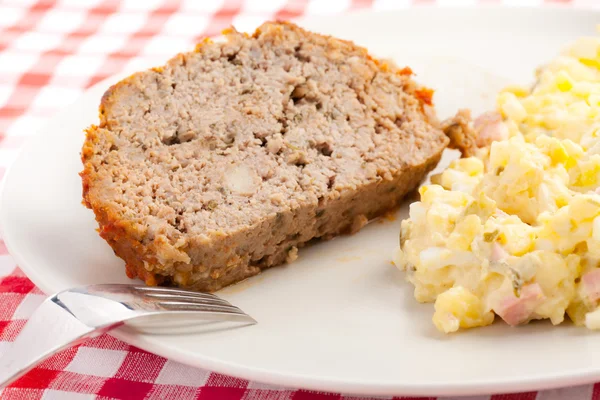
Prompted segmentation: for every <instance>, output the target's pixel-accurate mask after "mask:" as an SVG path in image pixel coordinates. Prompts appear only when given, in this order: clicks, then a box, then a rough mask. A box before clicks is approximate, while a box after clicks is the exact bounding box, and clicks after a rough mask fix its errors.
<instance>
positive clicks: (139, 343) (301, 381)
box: [0, 4, 600, 396]
mask: <svg viewBox="0 0 600 400" xmlns="http://www.w3.org/2000/svg"><path fill="white" fill-rule="evenodd" d="M477 8H483V9H485V10H497V9H501V10H503V11H507V10H508V11H512V12H532V11H534V12H536V13H554V12H557V11H563V12H569V13H570V14H571V15H574V14H579V13H582V12H593V13H595V14H597V15H598V16H600V9H596V8H593V7H577V6H572V5H565V4H551V5H544V6H543V7H541V6H531V5H526V6H505V5H484V6H481V5H479V6H476V5H456V6H442V7H440V6H439V5H429V4H427V5H421V6H417V7H408V8H405V9H399V10H393V11H389V10H372V9H368V10H354V11H350V12H347V13H345V14H343V15H345V16H353V15H357V14H370V15H376V14H380V13H389V12H393V13H406V12H413V11H414V10H421V11H417V12H422V10H426V9H434V10H439V12H443V11H444V10H472V9H477ZM326 18H330V16H327V15H317V16H314V15H313V16H303V17H301V18H296V19H293V22H296V23H299V24H302V23H304V22H305V21H307V20H314V19H321V20H324V19H326ZM599 25H600V24H599ZM167 59H168V58H167ZM167 59H165V62H166V60H167ZM134 72H136V71H129V70H124V71H121V72H119V73H117V74H115V75H112V76H109V77H107V78H105V79H103V80H102V81H100V82H98V83H96V84H94V85H93V86H91V87H89V88H87V89H85V90H84V91H83V92H82V93H81V94H80V96H78V98H77V99H76V100H75V101H74V102H72V103H71V104H69V105H67V106H65V107H64V108H63V109H62V110H60V111H59V112H58V113H56V114H55V115H54V116H53V117H51V118H48V119H46V120H45V121H44V124H43V125H42V126H41V127H40V128H39V129H38V130H37V131H36V132H35V133H34V134H32V135H31V136H29V137H27V139H26V140H25V141H24V143H23V144H22V146H21V147H20V148H19V149H18V150H17V151H16V155H15V158H14V160H13V162H12V163H11V164H10V165H9V166H8V167H7V168H6V171H5V174H4V177H3V179H2V182H1V183H0V237H1V238H2V240H3V241H4V243H5V246H6V248H7V250H8V252H9V254H10V256H11V257H12V258H13V259H14V261H15V263H16V265H17V266H18V268H19V269H21V270H22V271H23V272H24V273H25V275H26V276H27V278H28V279H30V280H31V281H32V282H33V283H34V284H35V285H36V287H38V288H39V289H40V290H42V291H43V292H44V294H50V293H52V292H53V289H52V288H51V287H50V286H49V285H47V284H46V281H45V280H44V279H43V278H42V277H41V276H40V274H39V273H38V272H37V271H38V269H36V268H34V267H33V266H32V265H30V263H28V262H27V261H26V259H27V257H26V256H24V254H22V253H21V252H19V251H16V248H17V247H18V245H17V244H16V243H15V242H13V238H12V237H11V236H10V235H8V236H7V235H6V224H5V222H6V219H7V216H8V213H9V212H8V211H7V207H5V204H6V203H7V197H8V196H7V193H6V190H5V188H6V186H7V182H9V180H11V179H13V178H12V176H13V175H14V173H13V169H14V166H15V165H16V164H17V163H16V162H15V161H17V160H18V159H20V158H21V157H22V155H23V153H25V152H26V150H27V148H29V147H30V146H32V145H34V143H35V142H37V141H38V140H40V137H41V136H42V135H41V132H42V131H44V129H45V128H46V127H47V125H49V124H50V122H51V121H53V120H58V119H61V118H64V117H63V116H64V115H66V114H68V111H69V110H70V109H71V108H72V106H73V104H76V103H77V102H79V101H80V100H81V99H82V98H83V97H85V96H86V94H88V92H90V91H91V90H94V89H97V88H98V87H100V86H103V87H108V86H109V85H110V83H111V82H115V81H116V80H120V79H123V78H124V77H126V76H128V75H130V74H132V73H134ZM108 334H109V335H111V336H113V337H114V338H116V339H118V340H122V341H124V342H125V343H128V344H130V345H132V346H135V347H139V348H140V349H143V350H145V351H148V352H151V353H153V354H156V355H159V356H161V357H164V358H167V359H171V360H174V361H177V362H180V363H182V364H185V365H188V366H192V367H194V368H201V369H205V370H207V371H208V372H210V373H213V372H216V373H220V374H225V375H230V376H235V377H239V378H241V379H246V380H249V381H255V382H261V383H266V384H270V385H274V386H280V387H283V389H289V390H296V389H300V388H302V389H309V390H319V391H327V392H334V393H335V392H338V393H342V394H345V395H349V394H354V395H372V396H373V395H374V396H393V395H403V396H440V395H441V396H470V395H481V394H485V395H487V394H490V395H491V394H499V393H502V394H508V393H517V392H523V391H531V390H549V389H556V388H561V387H568V386H574V385H583V384H590V383H595V382H596V381H597V380H598V379H600V365H598V367H596V368H589V367H588V368H578V369H571V370H570V371H569V372H568V373H554V374H543V375H541V376H537V375H528V376H527V377H525V378H520V379H519V380H516V379H514V378H509V379H495V380H480V381H470V382H468V383H466V384H460V383H456V382H446V383H444V382H438V383H434V384H428V385H425V386H424V385H423V384H407V383H394V382H385V381H384V382H382V381H378V382H369V381H353V382H349V381H347V380H343V379H339V378H327V377H319V378H316V377H314V376H310V375H303V374H293V373H292V374H290V373H280V372H277V371H273V370H268V369H264V368H257V367H252V366H247V365H243V364H238V363H234V362H229V361H222V360H219V359H216V358H214V357H210V356H204V355H199V354H198V353H192V354H193V355H189V354H186V353H185V352H184V351H183V350H180V349H177V348H174V349H172V348H169V347H168V346H164V345H163V346H161V345H158V344H156V343H153V342H152V341H149V340H147V339H146V338H145V337H144V336H143V335H139V334H136V333H135V331H134V330H132V329H130V328H127V327H121V328H117V329H115V330H113V331H110V332H108Z"/></svg>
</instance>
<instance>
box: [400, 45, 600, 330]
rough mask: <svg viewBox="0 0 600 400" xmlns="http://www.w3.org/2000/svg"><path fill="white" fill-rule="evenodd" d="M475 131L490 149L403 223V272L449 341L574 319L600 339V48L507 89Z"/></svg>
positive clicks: (440, 181)
mask: <svg viewBox="0 0 600 400" xmlns="http://www.w3.org/2000/svg"><path fill="white" fill-rule="evenodd" d="M494 115H495V117H494ZM470 129H471V130H475V131H476V132H477V135H479V138H478V139H477V140H476V141H475V140H474V142H486V143H483V144H484V146H481V145H480V143H478V146H477V150H476V151H474V152H468V153H467V154H465V152H463V155H471V156H470V157H467V158H461V159H458V160H455V161H453V162H452V163H451V165H450V166H449V168H448V169H446V170H445V171H444V172H442V173H441V174H439V175H436V176H433V177H432V179H431V182H432V183H431V184H429V185H425V186H422V187H421V188H420V195H421V200H420V201H419V202H416V203H413V204H411V206H410V215H409V218H408V219H406V220H404V221H402V225H401V231H400V247H399V248H398V250H397V251H396V253H395V255H394V263H395V265H396V266H397V267H398V268H400V269H401V270H404V271H406V274H407V278H408V281H409V282H410V283H412V284H413V285H414V296H415V298H416V300H418V301H419V302H434V303H435V313H434V315H433V323H434V324H435V326H436V327H437V328H438V329H439V330H440V331H442V332H446V333H449V332H455V331H457V330H459V329H465V328H473V327H479V326H486V325H490V324H491V323H492V322H493V321H494V320H495V319H496V318H501V319H502V320H504V322H506V323H507V324H509V325H513V326H515V325H520V324H525V323H527V322H529V321H531V320H535V319H549V320H550V321H551V322H552V324H554V325H556V324H560V323H561V322H563V321H564V320H565V318H566V316H568V317H569V318H570V319H571V320H572V321H573V322H574V323H575V324H576V325H583V326H586V327H588V328H590V329H600V306H599V303H600V38H596V37H590V38H581V39H579V40H578V41H576V42H575V43H574V44H572V45H571V46H570V47H568V48H567V49H565V50H564V51H563V52H562V53H561V54H560V55H559V56H558V57H557V58H556V59H554V60H553V61H551V62H550V63H549V64H547V65H545V66H544V67H543V68H542V69H540V70H539V71H538V72H537V82H536V83H535V85H534V86H533V87H531V88H526V87H517V86H515V87H508V88H506V89H505V90H504V91H502V92H501V93H500V94H499V96H498V113H497V114H494V113H488V114H487V115H484V116H482V117H480V118H478V119H476V120H475V121H474V122H473V123H471V125H470ZM488 138H491V140H487V139H488ZM492 140H495V141H493V142H492ZM488 142H491V145H489V146H488V145H487V144H489V143H488ZM479 147H481V148H479ZM472 154H473V155H472Z"/></svg>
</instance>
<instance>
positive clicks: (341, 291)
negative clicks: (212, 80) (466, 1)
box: [0, 8, 600, 395]
mask: <svg viewBox="0 0 600 400" xmlns="http://www.w3.org/2000/svg"><path fill="white" fill-rule="evenodd" d="M599 17H600V15H599V14H595V13H592V12H589V11H588V12H585V11H581V12H576V11H566V10H559V11H557V10H555V9H553V10H529V9H513V10H509V9H496V8H492V9H490V8H487V9H481V10H473V9H471V10H455V9H410V10H406V11H402V12H388V13H382V14H374V13H359V14H353V15H346V16H336V17H335V18H330V17H329V18H319V19H309V20H306V21H304V22H303V23H302V24H303V25H304V26H305V27H307V28H310V29H313V30H316V31H320V32H324V33H329V34H334V35H337V36H339V37H342V38H347V39H352V40H355V41H356V42H357V43H359V44H361V45H365V46H368V47H369V48H370V49H371V50H372V52H373V53H374V54H376V55H378V56H381V57H394V58H395V59H396V60H397V62H398V63H399V64H408V65H410V66H411V67H412V68H413V69H414V70H415V71H416V72H417V74H418V78H419V79H421V80H423V81H425V82H427V83H428V84H430V85H431V86H433V87H437V88H438V89H439V91H438V93H437V95H436V97H435V98H436V100H437V103H438V105H439V108H440V110H441V113H442V116H447V115H449V114H450V113H453V112H454V111H455V110H456V109H457V107H463V106H468V107H472V108H473V109H474V110H476V111H481V110H484V109H486V108H492V107H493V106H494V93H495V91H497V90H498V88H500V87H501V86H503V85H504V84H506V83H508V82H523V83H526V82H529V81H531V80H532V76H533V70H534V68H535V67H536V66H538V65H539V64H542V63H544V62H546V61H547V60H549V59H550V58H552V57H553V56H554V55H555V54H556V53H557V52H558V51H559V49H560V48H561V46H563V45H564V44H566V43H568V42H569V41H571V40H572V39H574V38H576V37H578V36H581V35H585V34H594V30H595V24H596V23H597V22H598V21H599ZM115 80H116V78H115V79H112V81H115ZM107 84H108V83H107V82H105V83H103V84H101V85H99V86H96V87H95V88H93V89H91V90H90V91H89V92H88V93H87V94H85V95H84V96H83V98H82V99H81V100H80V101H78V102H77V103H76V104H74V105H73V106H71V107H70V108H69V109H67V110H65V112H63V113H62V114H60V115H59V116H57V117H56V118H54V119H53V120H52V121H51V122H50V123H49V124H48V126H47V127H46V128H45V129H43V131H42V132H41V134H40V135H38V136H37V137H36V138H35V139H34V140H32V141H31V142H29V143H28V144H27V145H26V146H25V147H24V148H23V151H22V153H21V154H20V156H19V157H18V159H17V160H16V162H15V163H14V165H13V167H12V169H11V170H10V172H9V173H8V175H7V177H6V180H5V185H4V195H3V198H2V207H1V210H0V213H1V214H0V217H1V223H2V228H3V230H4V239H5V241H6V244H7V246H8V248H9V250H10V251H11V253H12V254H13V255H14V257H15V258H16V260H17V261H18V263H19V265H20V266H21V268H23V269H24V270H25V272H26V273H27V275H28V276H29V277H30V278H31V279H32V280H33V281H34V282H35V283H36V284H37V285H38V286H39V287H40V288H41V289H42V290H44V291H46V292H54V291H58V290H61V289H65V288H67V287H71V286H76V285H83V284H89V283H100V282H128V279H127V278H126V277H125V274H124V268H123V263H122V261H121V260H120V259H118V258H116V257H115V256H114V255H113V253H112V251H111V250H110V248H109V247H108V245H107V244H106V243H105V242H104V241H103V240H102V239H100V237H99V236H98V235H97V233H96V232H95V228H96V223H95V221H94V219H93V216H92V212H91V211H89V210H87V209H85V208H84V207H83V206H82V205H81V203H80V199H81V182H80V179H79V177H78V175H77V173H78V172H79V171H80V170H81V163H80V161H79V150H80V146H81V143H82V140H83V134H82V128H84V127H85V126H87V125H89V124H90V123H93V122H95V121H96V118H97V115H96V108H97V105H98V102H99V100H100V97H101V95H102V93H103V90H104V89H105V88H106V87H107ZM447 160H448V158H446V161H447ZM405 212H406V207H405V208H404V209H403V210H401V214H402V216H404V215H406V214H405ZM399 223H400V218H398V219H397V220H395V221H384V222H375V223H372V224H370V225H369V226H367V227H366V228H365V229H364V230H363V231H361V232H360V233H359V234H357V235H354V236H352V237H342V238H338V239H336V240H333V241H330V242H327V243H322V244H318V245H315V246H312V247H310V248H306V249H303V250H301V252H300V258H299V260H298V261H297V262H295V263H294V264H293V265H290V266H286V267H280V268H275V269H272V270H270V271H267V272H266V273H264V274H262V275H260V276H258V277H255V278H253V279H250V280H248V281H246V282H243V283H242V284H240V285H237V286H234V287H231V288H228V289H226V290H223V291H222V292H221V293H220V294H221V295H222V296H223V297H225V298H227V299H228V300H230V301H231V302H232V303H234V304H236V305H238V306H240V307H241V308H242V309H244V310H245V311H247V312H248V313H249V314H250V315H252V316H253V317H255V318H256V319H257V320H258V321H259V323H258V325H255V326H252V327H246V328H242V329H234V330H227V331H221V332H207V333H202V334H190V335H184V336H174V335H171V336H169V335H148V334H145V335H142V334H139V333H136V332H134V331H133V330H131V329H129V330H127V329H122V330H119V331H116V332H115V333H114V335H115V336H116V337H118V338H120V339H123V340H125V341H126V342H129V343H131V344H133V345H136V346H139V347H141V348H143V349H146V350H148V351H151V352H155V353H158V354H160V355H163V356H166V357H170V358H172V359H175V360H178V361H181V362H184V363H187V364H190V365H194V366H198V367H202V368H207V369H210V370H213V371H218V372H221V373H225V374H231V375H236V376H239V377H243V378H246V379H251V380H258V381H263V382H269V383H274V384H280V385H284V386H291V387H304V388H312V389H320V390H328V391H338V392H345V393H356V394H371V395H391V394H394V395H400V394H404V395H459V394H476V393H491V392H509V391H522V390H532V389H539V388H550V387H557V386H562V385H570V384H582V383H589V382H591V381H593V380H600V357H598V354H600V338H599V337H598V336H597V335H598V334H594V333H590V332H588V331H586V330H584V329H579V328H574V327H572V326H568V325H565V326H560V327H555V328H553V327H552V326H551V325H550V324H547V323H536V324H532V325H529V326H526V327H522V328H518V329H511V328H509V327H507V326H504V325H502V324H495V325H494V326H492V327H488V328H483V329H476V330H471V331H468V332H464V333H459V334H456V335H451V336H443V335H441V334H439V333H438V332H437V331H436V330H435V328H434V327H433V325H432V323H431V314H432V306H431V305H419V304H417V303H416V302H415V301H414V300H413V298H412V290H411V287H410V286H409V285H408V284H407V283H405V282H404V280H403V276H402V274H401V273H400V272H399V271H397V270H396V269H395V268H394V267H393V266H392V265H391V263H390V256H391V253H392V250H393V249H394V248H395V246H396V244H397V239H398V227H399Z"/></svg>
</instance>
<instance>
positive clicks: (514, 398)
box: [0, 0, 600, 400]
mask: <svg viewBox="0 0 600 400" xmlns="http://www.w3.org/2000/svg"><path fill="white" fill-rule="evenodd" d="M433 3H436V2H435V1H432V0H312V1H311V0H262V1H261V0H257V1H243V0H210V1H204V0H189V1H185V0H179V1H168V0H124V1H118V0H106V1H103V0H100V1H98V0H88V1H86V0H62V1H57V0H39V1H35V0H0V178H1V177H2V175H3V174H4V171H5V170H6V167H7V166H8V165H9V164H10V163H11V162H12V160H13V159H14V158H15V156H16V153H17V150H18V148H19V146H20V145H21V144H22V142H23V140H24V139H26V138H27V137H28V136H29V135H31V134H32V133H34V132H36V131H37V130H38V128H39V127H40V126H41V125H42V124H43V123H44V122H45V120H46V118H48V117H49V116H50V115H52V114H53V113H54V112H56V111H57V110H59V109H60V108H62V107H65V106H67V105H69V104H70V103H71V102H73V101H74V100H75V99H76V98H77V97H78V96H79V95H80V94H81V93H82V92H83V91H84V90H85V89H86V88H89V87H90V86H91V85H93V84H94V83H96V82H98V81H100V80H102V79H104V78H105V77H108V76H110V75H113V74H115V73H117V72H119V71H122V70H123V69H125V68H135V67H136V66H137V65H147V64H148V63H152V64H157V65H160V64H162V63H163V62H164V61H165V60H166V59H167V58H168V57H170V56H171V55H173V54H174V53H175V52H176V51H183V50H186V49H191V48H193V44H194V43H195V42H198V41H199V40H200V39H201V38H202V37H204V36H207V35H208V36H209V35H215V34H218V33H219V32H220V31H221V30H222V29H223V28H225V27H227V26H229V25H231V24H234V25H235V26H236V27H239V29H240V30H246V27H247V26H255V25H258V23H260V22H262V21H263V20H265V19H275V18H278V19H290V18H294V17H298V16H301V15H304V14H335V13H342V12H346V11H347V10H351V9H358V8H371V7H372V8H376V9H394V8H403V7H409V6H416V7H418V6H421V5H423V4H427V5H431V4H433ZM437 3H438V4H439V5H440V6H444V5H477V6H479V5H481V6H485V5H486V4H489V3H494V4H499V3H502V4H506V5H507V6H508V5H523V4H526V5H536V6H537V5H539V6H540V7H543V6H545V5H546V4H549V3H567V4H569V6H583V7H588V6H595V7H598V6H600V0H598V1H596V0H587V1H574V0H571V1H569V0H562V1H560V0H555V1H548V0H496V1H494V0H437ZM479 3H482V4H479ZM44 297H45V296H44V294H43V293H42V292H41V291H40V290H39V289H37V288H36V287H35V286H34V285H33V284H32V283H31V281H29V280H28V279H27V277H25V276H24V274H23V273H22V272H21V271H20V270H19V268H18V267H17V266H16V264H15V263H14V261H13V260H12V259H11V257H10V256H9V255H8V253H7V250H6V248H5V246H4V244H3V242H2V241H1V240H0V356H1V354H2V352H3V350H4V349H6V348H7V346H9V345H10V342H11V341H12V340H14V338H15V337H16V336H17V335H18V333H19V331H20V329H21V328H22V327H23V325H24V324H25V321H26V320H27V318H28V317H29V315H31V313H32V312H33V310H34V309H35V308H36V307H37V306H38V305H39V304H40V303H41V302H42V300H43V299H44ZM0 397H1V398H2V399H27V400H29V399H48V400H50V399H67V400H83V399H91V398H107V399H108V398H110V399H112V398H117V399H223V400H234V399H235V400H238V399H257V400H259V399H261V400H262V399H279V400H287V399H294V400H301V399H324V400H325V399H331V400H333V399H350V398H356V397H349V396H345V395H341V394H334V393H316V392H310V391H306V390H299V389H290V388H279V387H273V386H269V385H264V384H261V383H257V382H249V381H246V380H243V379H237V378H233V377H228V376H224V375H221V374H217V373H212V372H210V371H205V370H201V369H196V368H191V367H188V366H185V365H182V364H179V363H177V362H174V361H171V360H168V359H165V358H162V357H159V356H156V355H153V354H151V353H148V352H145V351H143V350H141V349H138V348H136V347H133V346H130V345H128V344H126V343H123V342H121V341H119V340H116V339H114V338H112V337H111V336H108V335H105V336H102V337H100V338H98V339H94V340H92V341H89V342H87V343H85V344H83V345H81V346H79V347H76V348H72V349H69V350H66V351H64V352H62V353H60V354H58V355H57V356H55V357H52V358H51V359H49V360H48V361H46V362H45V363H44V364H43V365H41V366H39V367H37V368H35V369H34V370H33V371H31V372H30V373H28V374H27V375H26V376H24V377H23V378H21V379H20V380H18V381H17V382H15V383H13V384H12V385H11V386H10V387H8V388H6V389H4V390H3V391H2V390H0ZM490 398H491V399H492V400H509V399H511V400H526V399H527V400H529V399H538V400H542V399H544V400H546V399H548V400H549V399H568V400H591V399H593V400H600V383H599V384H596V385H587V386H579V387H574V388H568V389H561V390H552V391H545V392H538V393H536V392H533V393H521V394H512V395H494V396H480V397H477V399H478V400H480V399H481V400H484V399H485V400H487V399H490ZM472 399H474V398H472ZM446 400H449V399H446Z"/></svg>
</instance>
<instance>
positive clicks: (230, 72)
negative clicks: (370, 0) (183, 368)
mask: <svg viewBox="0 0 600 400" xmlns="http://www.w3.org/2000/svg"><path fill="white" fill-rule="evenodd" d="M225 39H226V40H225V41H222V42H212V41H209V40H206V41H204V42H203V43H201V44H200V45H198V46H197V48H196V51H194V52H191V53H186V54H179V55H177V56H176V57H174V58H173V59H171V60H170V61H169V62H168V63H167V64H166V65H165V66H164V67H161V68H155V69H152V70H149V71H145V72H140V73H137V74H134V75H132V76H130V77H129V78H127V79H125V80H123V81H121V82H119V83H118V84H116V85H114V86H113V87H111V88H110V89H109V90H108V91H107V92H106V93H105V95H104V96H103V98H102V102H101V106H100V124H99V125H98V126H91V127H90V128H88V129H87V136H86V141H85V144H84V146H83V151H82V160H83V163H84V170H83V172H82V173H81V176H82V180H83V196H84V203H85V204H86V205H87V206H88V207H89V208H91V209H92V210H93V211H94V213H95V215H96V219H97V221H98V223H99V225H100V229H99V232H100V235H101V236H102V237H103V238H104V239H105V240H106V241H107V242H108V243H109V244H110V245H111V247H112V248H113V249H114V251H115V253H116V254H117V255H118V256H119V257H121V258H123V259H124V260H125V262H126V265H127V273H128V275H129V276H130V277H136V276H137V277H139V278H141V279H143V280H144V281H145V282H146V283H147V284H149V285H157V284H165V285H178V286H181V287H187V288H193V289H196V290H202V291H214V290H217V289H219V288H222V287H223V286H226V285H229V284H231V283H234V282H237V281H240V280H242V279H244V278H246V277H249V276H252V275H254V274H257V273H258V272H260V270H262V269H264V268H268V267H271V266H275V265H278V264H281V263H284V262H286V260H287V261H291V260H293V259H295V258H296V257H297V251H298V250H297V249H298V248H300V247H302V246H303V245H305V244H306V243H307V242H309V241H310V240H312V239H314V238H331V237H333V236H336V235H339V234H342V233H346V232H350V231H356V230H358V229H360V228H361V227H362V226H363V225H364V224H365V223H366V221H368V220H370V219H372V218H374V217H377V216H379V215H381V214H382V213H384V212H386V211H387V210H389V209H391V208H393V207H395V206H396V205H397V204H398V203H399V201H400V200H401V199H402V198H403V196H404V195H405V194H406V193H407V192H409V191H411V190H412V189H414V188H415V187H416V186H417V185H418V184H419V183H420V182H421V180H422V179H423V177H424V176H425V175H426V173H427V172H428V171H430V170H431V169H433V167H434V166H435V165H436V164H437V162H438V161H439V158H440V156H441V153H442V151H443V149H444V148H445V147H446V145H447V143H448V139H447V137H446V136H445V135H444V133H443V132H442V131H441V130H439V129H437V128H436V127H434V126H432V124H431V123H432V122H433V121H432V118H434V116H433V115H432V114H430V110H429V108H428V105H429V104H428V103H429V101H427V102H425V101H424V98H423V96H422V93H424V91H423V90H424V89H423V88H421V87H419V86H418V85H416V84H415V83H414V81H413V80H412V79H411V77H410V69H406V68H404V69H398V68H396V67H395V66H394V65H391V64H389V63H383V62H379V61H377V60H375V59H373V58H372V57H370V56H369V55H368V53H367V51H366V50H365V49H363V48H361V47H357V46H355V45H354V44H353V43H350V42H346V41H342V40H338V39H335V38H332V37H327V36H321V35H317V34H314V33H310V32H307V31H305V30H303V29H301V28H299V27H297V26H295V25H293V24H290V23H265V24H264V25H262V26H261V27H260V28H259V29H258V30H257V31H256V32H255V33H254V34H253V35H252V36H249V35H246V34H241V33H238V32H236V31H235V30H229V31H228V32H226V33H225ZM418 93H421V94H418ZM424 110H426V111H427V112H425V111H424ZM428 115H429V117H428ZM301 256H302V253H301V251H300V257H301Z"/></svg>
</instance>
